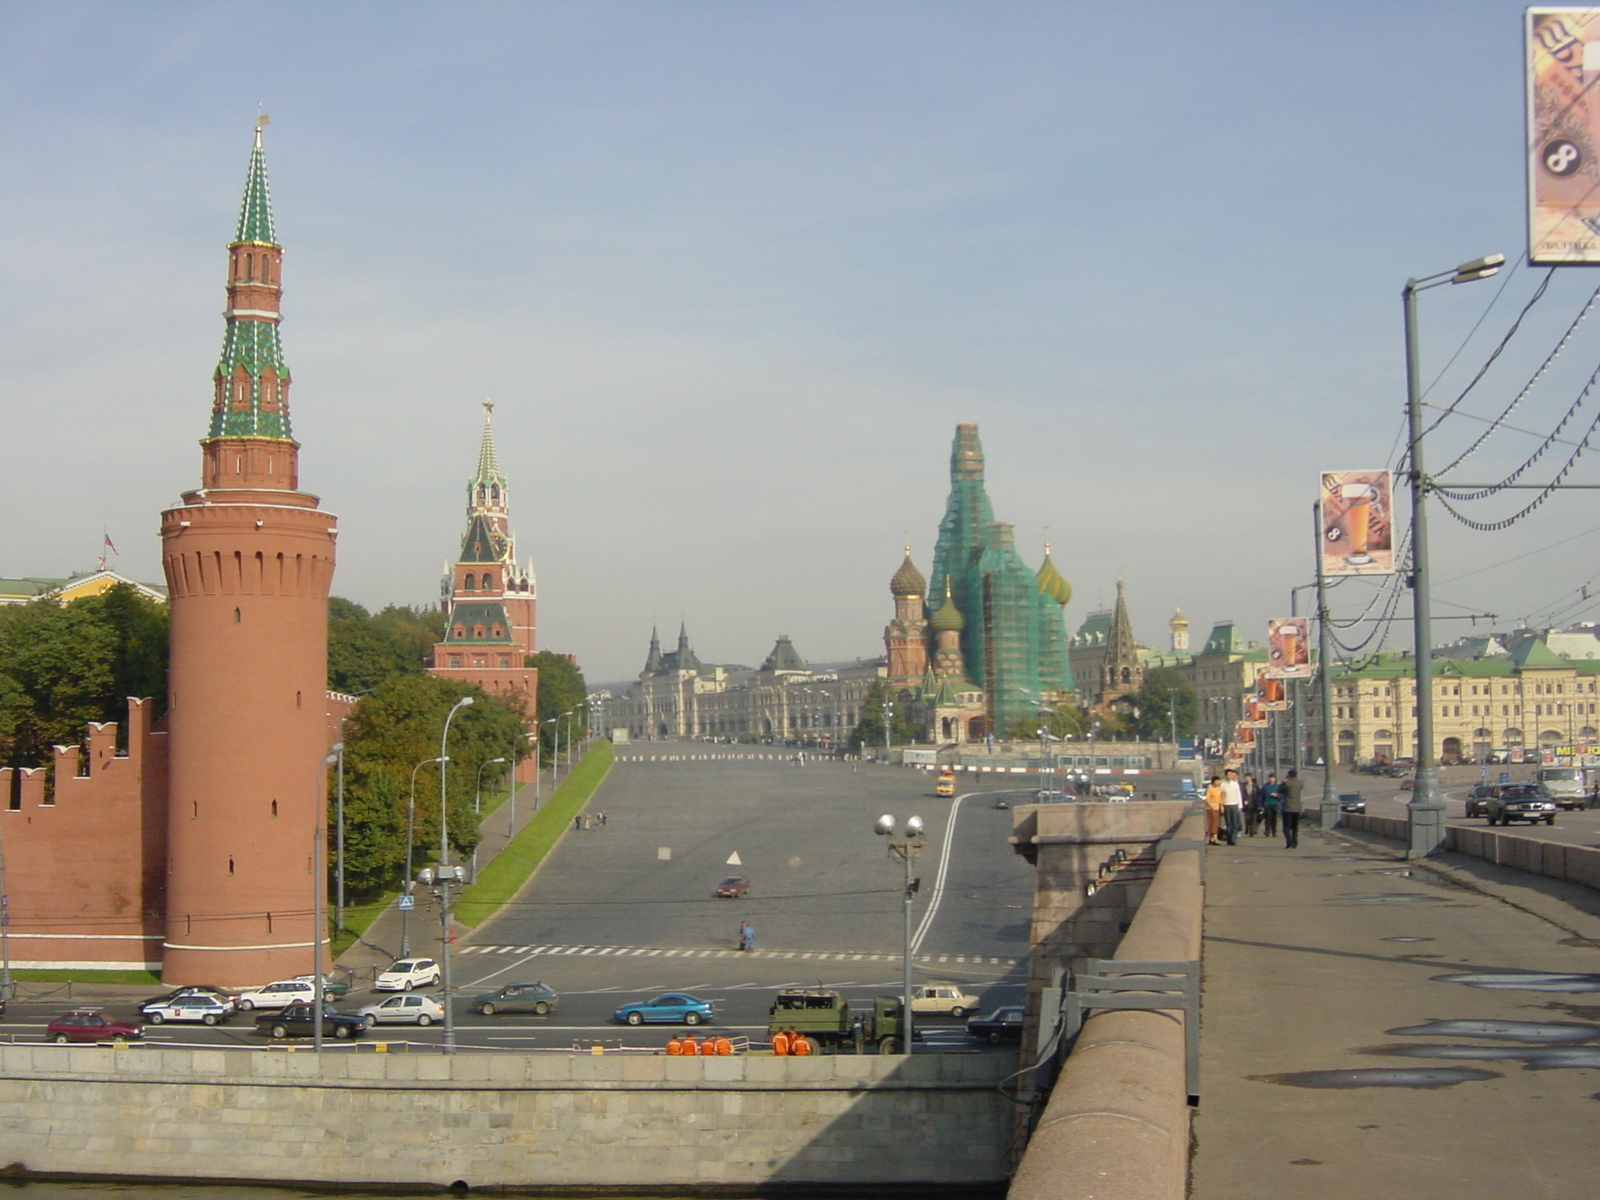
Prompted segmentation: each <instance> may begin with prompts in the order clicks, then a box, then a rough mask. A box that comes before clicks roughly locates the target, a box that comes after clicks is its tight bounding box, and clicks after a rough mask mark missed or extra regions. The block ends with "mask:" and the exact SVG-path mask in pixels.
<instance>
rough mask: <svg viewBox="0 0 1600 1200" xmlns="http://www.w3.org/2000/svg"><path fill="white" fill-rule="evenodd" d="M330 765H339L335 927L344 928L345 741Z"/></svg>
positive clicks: (331, 755) (337, 747)
mask: <svg viewBox="0 0 1600 1200" xmlns="http://www.w3.org/2000/svg"><path fill="white" fill-rule="evenodd" d="M327 761H328V765H329V766H330V767H331V766H333V765H334V763H338V765H339V802H338V807H337V809H336V812H337V816H336V818H335V833H334V852H333V853H334V856H333V877H334V879H335V880H336V881H337V883H336V890H335V891H334V899H333V927H334V928H335V929H343V928H344V743H343V742H335V743H334V744H333V749H332V750H331V751H329V753H328V759H327Z"/></svg>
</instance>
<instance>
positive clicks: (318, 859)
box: [311, 821, 328, 1054]
mask: <svg viewBox="0 0 1600 1200" xmlns="http://www.w3.org/2000/svg"><path fill="white" fill-rule="evenodd" d="M325 836H326V833H325V832H324V830H323V828H322V822H321V821H318V822H317V827H316V829H315V830H313V831H312V834H311V868H312V869H311V981H312V982H311V1003H312V1009H311V1049H312V1050H313V1051H314V1052H315V1053H317V1054H321V1053H322V1005H323V997H324V989H323V984H322V928H323V920H322V907H323V906H322V892H323V889H324V888H326V887H327V886H328V872H327V864H326V863H325V862H324V861H323V859H324V851H323V848H322V839H323V838H324V837H325Z"/></svg>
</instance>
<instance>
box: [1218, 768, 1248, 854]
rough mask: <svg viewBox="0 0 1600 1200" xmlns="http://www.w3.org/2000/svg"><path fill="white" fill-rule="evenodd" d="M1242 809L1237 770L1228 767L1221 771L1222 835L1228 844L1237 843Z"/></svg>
mask: <svg viewBox="0 0 1600 1200" xmlns="http://www.w3.org/2000/svg"><path fill="white" fill-rule="evenodd" d="M1243 810H1244V790H1243V789H1242V788H1241V787H1240V786H1239V770H1238V768H1237V767H1229V768H1228V769H1227V770H1226V771H1224V772H1223V773H1222V836H1223V838H1224V840H1226V841H1227V843H1228V845H1230V846H1237V845H1238V844H1239V815H1240V813H1241V812H1242V811H1243Z"/></svg>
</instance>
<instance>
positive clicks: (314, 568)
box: [161, 124, 335, 984]
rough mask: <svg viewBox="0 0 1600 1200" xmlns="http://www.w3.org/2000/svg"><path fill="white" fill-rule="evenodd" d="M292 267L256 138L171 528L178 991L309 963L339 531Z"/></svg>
mask: <svg viewBox="0 0 1600 1200" xmlns="http://www.w3.org/2000/svg"><path fill="white" fill-rule="evenodd" d="M282 266H283V248H282V247H281V246H279V245H278V241H277V238H276V236H275V235H274V233H273V229H272V207H271V202H270V199H269V196H268V192H267V171H266V162H265V159H264V158H263V157H262V153H261V128H260V125H259V124H258V125H257V127H256V141H255V148H254V150H253V151H252V152H251V155H250V170H249V175H248V177H247V179H246V181H245V192H244V203H243V205H242V206H241V208H240V211H239V229H238V233H237V235H236V236H235V238H234V240H233V242H232V244H231V245H230V246H229V247H228V308H227V311H226V312H225V313H224V314H223V315H224V318H225V320H226V321H227V332H226V334H225V336H224V338H223V349H222V359H221V361H220V362H219V363H218V365H217V371H216V375H215V395H214V397H213V401H212V406H211V427H210V431H209V433H208V435H207V437H206V438H205V439H204V440H203V441H202V442H201V443H200V445H201V448H202V450H203V458H202V462H201V486H200V489H199V490H198V491H192V492H185V493H184V495H183V500H182V503H181V504H179V505H178V506H177V507H175V508H171V509H168V510H167V511H166V512H164V513H162V514H161V541H162V554H163V559H164V563H163V565H164V567H165V569H166V576H167V586H168V588H169V589H170V591H171V605H172V609H171V612H172V650H171V663H170V672H169V688H170V694H169V696H168V705H169V716H168V722H169V725H168V728H169V730H170V734H171V738H170V741H171V750H170V755H171V757H170V776H169V777H170V781H171V782H170V799H169V807H168V814H167V840H168V846H167V853H168V856H169V857H168V866H167V934H166V943H165V945H164V947H163V963H162V971H161V975H162V979H163V980H164V981H165V982H168V983H174V984H186V983H207V982H214V983H219V984H246V983H262V982H265V981H267V980H271V979H277V978H281V977H283V976H285V975H294V974H299V973H301V972H305V971H309V970H310V969H311V963H312V940H311V939H312V919H311V913H312V904H313V893H312V886H313V881H314V880H315V879H316V878H317V872H318V871H319V870H320V869H321V867H320V864H319V863H318V861H317V860H316V859H315V858H314V856H313V855H314V837H315V833H316V830H317V829H318V828H319V827H320V826H323V825H324V824H325V818H324V796H325V779H326V768H325V767H324V764H323V759H324V755H325V754H326V752H327V746H328V719H327V701H326V696H327V671H328V662H327V660H328V587H329V585H330V583H331V582H332V579H333V561H334V554H333V543H334V536H335V530H334V526H335V519H334V517H333V515H332V514H330V513H325V512H322V511H320V510H319V509H318V508H317V498H316V497H315V496H310V495H307V494H306V493H304V492H302V491H300V490H299V484H300V479H299V463H298V452H299V445H298V443H296V442H295V440H294V439H293V437H292V436H291V435H290V431H289V371H288V369H287V368H286V367H285V366H284V362H283V352H282V348H281V347H280V345H279V342H278V320H279V316H278V301H279V297H280V296H281V294H282V290H283V289H282Z"/></svg>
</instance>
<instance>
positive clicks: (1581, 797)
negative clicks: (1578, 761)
mask: <svg viewBox="0 0 1600 1200" xmlns="http://www.w3.org/2000/svg"><path fill="white" fill-rule="evenodd" d="M1538 779H1539V786H1540V787H1541V788H1543V789H1544V794H1545V795H1546V796H1549V797H1550V799H1552V800H1554V801H1555V802H1556V807H1557V808H1582V807H1584V806H1585V805H1586V804H1588V802H1589V797H1588V794H1587V791H1586V789H1585V788H1584V779H1583V768H1582V767H1540V768H1539V775H1538Z"/></svg>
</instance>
